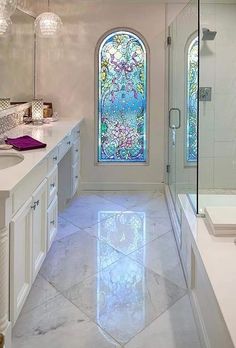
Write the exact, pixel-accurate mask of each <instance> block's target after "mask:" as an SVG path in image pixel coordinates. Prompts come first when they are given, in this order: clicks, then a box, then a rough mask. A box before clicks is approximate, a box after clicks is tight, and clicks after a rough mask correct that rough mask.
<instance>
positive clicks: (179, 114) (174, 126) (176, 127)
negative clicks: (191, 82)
mask: <svg viewBox="0 0 236 348" xmlns="http://www.w3.org/2000/svg"><path fill="white" fill-rule="evenodd" d="M172 111H177V112H178V119H179V120H178V124H177V125H172V124H171V113H172ZM180 127H181V110H180V109H179V108H171V109H170V110H169V128H171V129H179V128H180Z"/></svg>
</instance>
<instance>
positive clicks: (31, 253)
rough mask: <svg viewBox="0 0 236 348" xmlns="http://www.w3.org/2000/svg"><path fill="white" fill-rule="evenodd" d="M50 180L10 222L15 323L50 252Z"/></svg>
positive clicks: (38, 189)
mask: <svg viewBox="0 0 236 348" xmlns="http://www.w3.org/2000/svg"><path fill="white" fill-rule="evenodd" d="M46 207H47V181H46V180H44V181H43V182H42V183H41V184H40V185H39V187H38V188H37V189H36V191H35V192H34V193H33V194H32V196H31V197H30V198H29V200H28V201H27V202H26V203H25V204H24V205H23V207H22V208H21V209H20V210H19V211H18V212H17V213H16V215H15V216H14V217H13V219H12V221H11V223H10V250H11V254H10V260H11V261H10V269H11V278H10V284H11V287H10V292H11V296H10V303H11V319H12V322H13V323H14V322H15V321H16V319H17V317H18V315H19V313H20V311H21V309H22V306H23V305H24V302H25V300H26V297H27V296H28V293H29V291H30V288H31V284H32V282H33V281H34V279H35V278H36V276H37V274H38V272H39V269H40V267H41V265H42V263H43V261H44V259H45V257H46V252H47V215H46V212H47V209H46Z"/></svg>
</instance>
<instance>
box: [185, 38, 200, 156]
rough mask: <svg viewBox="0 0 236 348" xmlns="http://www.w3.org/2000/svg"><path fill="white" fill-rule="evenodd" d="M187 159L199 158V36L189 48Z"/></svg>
mask: <svg viewBox="0 0 236 348" xmlns="http://www.w3.org/2000/svg"><path fill="white" fill-rule="evenodd" d="M187 103H188V105H187V161H188V162H194V161H196V160H197V113H198V38H195V39H194V40H193V41H192V42H191V44H190V46H189V50H188V100H187Z"/></svg>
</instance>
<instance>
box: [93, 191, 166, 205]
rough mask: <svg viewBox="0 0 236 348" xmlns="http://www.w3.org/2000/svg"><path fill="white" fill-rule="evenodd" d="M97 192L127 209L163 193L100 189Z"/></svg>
mask: <svg viewBox="0 0 236 348" xmlns="http://www.w3.org/2000/svg"><path fill="white" fill-rule="evenodd" d="M97 194H98V196H100V197H103V198H105V199H107V200H109V201H111V202H113V203H116V204H119V205H121V206H123V207H125V208H126V209H131V208H132V207H134V206H136V205H140V204H145V203H147V202H149V201H150V200H152V199H154V198H156V197H158V196H160V195H161V193H160V192H159V191H102V192H101V191H99V192H97Z"/></svg>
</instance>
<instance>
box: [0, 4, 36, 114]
mask: <svg viewBox="0 0 236 348" xmlns="http://www.w3.org/2000/svg"><path fill="white" fill-rule="evenodd" d="M11 20H12V30H11V33H10V34H9V35H8V36H2V37H1V36H0V99H5V98H6V99H9V98H10V102H11V105H10V106H9V101H5V102H2V107H1V108H0V111H1V110H3V109H4V108H5V109H6V108H8V107H11V106H13V105H12V104H17V103H18V102H19V103H22V102H28V101H31V100H32V99H33V98H34V80H35V53H34V52H35V40H34V20H35V18H34V17H33V16H31V15H29V14H27V13H25V12H23V11H21V10H19V9H17V10H16V12H15V13H14V14H13V15H12V17H11ZM4 104H5V105H4Z"/></svg>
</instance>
